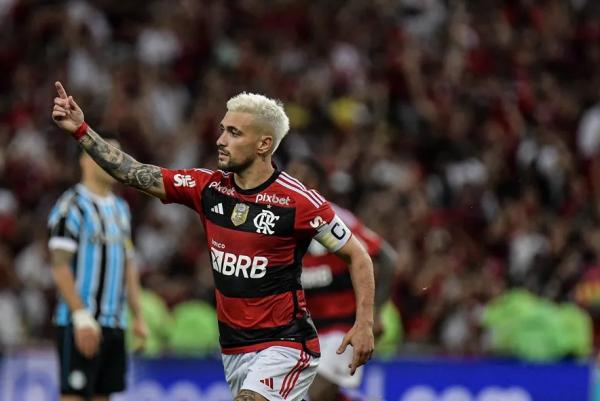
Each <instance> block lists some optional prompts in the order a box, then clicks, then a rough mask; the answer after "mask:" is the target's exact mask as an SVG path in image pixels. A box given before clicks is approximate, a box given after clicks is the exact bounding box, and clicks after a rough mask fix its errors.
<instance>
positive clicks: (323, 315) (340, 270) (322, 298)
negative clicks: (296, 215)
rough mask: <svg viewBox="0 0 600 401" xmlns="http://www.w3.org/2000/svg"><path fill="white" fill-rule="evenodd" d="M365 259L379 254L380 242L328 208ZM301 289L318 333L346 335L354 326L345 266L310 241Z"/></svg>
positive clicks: (339, 210)
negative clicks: (363, 251)
mask: <svg viewBox="0 0 600 401" xmlns="http://www.w3.org/2000/svg"><path fill="white" fill-rule="evenodd" d="M332 206H333V209H334V211H335V213H336V214H337V215H338V216H339V217H340V218H341V219H342V221H343V222H344V223H345V224H346V225H347V226H348V227H349V228H350V230H351V231H352V233H353V234H354V236H355V237H356V239H358V240H359V241H360V242H361V243H362V244H363V246H364V247H365V249H366V250H367V252H368V253H369V256H371V257H373V256H375V255H377V254H378V253H379V251H380V250H381V246H382V243H383V239H382V238H381V237H380V236H379V235H377V234H376V233H374V232H373V231H371V230H370V229H369V228H367V227H366V226H365V225H364V224H363V223H362V222H361V221H360V220H359V219H358V218H356V216H354V215H353V214H352V212H350V211H349V210H346V209H344V208H342V207H340V206H337V205H335V204H332ZM302 269H303V271H302V285H303V287H304V291H305V292H306V302H307V304H308V310H309V311H310V314H311V317H312V318H313V321H314V323H315V326H316V327H317V330H318V332H319V333H321V334H323V333H326V332H330V331H334V330H341V331H348V330H349V329H350V328H351V327H352V325H353V324H354V319H355V315H356V299H355V297H354V290H353V288H352V279H351V277H350V271H349V270H348V265H347V264H346V262H344V261H343V260H342V259H341V258H339V257H338V256H336V255H335V254H333V253H331V252H329V251H328V250H327V249H326V248H324V247H323V246H322V245H321V244H319V243H318V242H316V241H312V242H311V243H310V245H309V247H308V252H307V253H306V255H305V256H304V259H303V260H302Z"/></svg>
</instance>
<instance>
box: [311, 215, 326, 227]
mask: <svg viewBox="0 0 600 401" xmlns="http://www.w3.org/2000/svg"><path fill="white" fill-rule="evenodd" d="M325 224H326V223H325V220H323V218H322V217H321V216H316V217H315V218H314V219H313V220H312V221H311V222H310V226H311V227H312V228H314V229H315V230H318V229H319V228H321V227H323V226H324V225H325Z"/></svg>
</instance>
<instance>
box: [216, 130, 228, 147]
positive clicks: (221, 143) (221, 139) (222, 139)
mask: <svg viewBox="0 0 600 401" xmlns="http://www.w3.org/2000/svg"><path fill="white" fill-rule="evenodd" d="M226 145H227V143H226V141H225V132H222V133H221V135H219V137H218V138H217V146H218V147H225V146H226Z"/></svg>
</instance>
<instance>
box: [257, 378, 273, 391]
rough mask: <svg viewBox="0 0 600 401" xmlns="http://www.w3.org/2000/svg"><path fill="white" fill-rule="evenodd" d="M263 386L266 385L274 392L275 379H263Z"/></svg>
mask: <svg viewBox="0 0 600 401" xmlns="http://www.w3.org/2000/svg"><path fill="white" fill-rule="evenodd" d="M260 382H261V383H262V384H264V385H265V386H267V387H269V388H270V389H271V390H273V378H272V377H269V378H268V379H262V380H261V381H260Z"/></svg>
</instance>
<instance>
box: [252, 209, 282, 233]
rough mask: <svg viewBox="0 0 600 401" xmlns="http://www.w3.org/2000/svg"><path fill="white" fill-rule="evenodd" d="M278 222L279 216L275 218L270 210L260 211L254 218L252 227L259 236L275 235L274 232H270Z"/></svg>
mask: <svg viewBox="0 0 600 401" xmlns="http://www.w3.org/2000/svg"><path fill="white" fill-rule="evenodd" d="M277 220H279V216H276V215H275V213H273V212H272V211H270V210H263V211H261V212H260V213H259V214H258V215H257V216H256V217H255V218H254V226H255V227H256V232H257V233H259V234H269V235H272V234H275V231H273V230H272V228H273V227H275V222H276V221H277Z"/></svg>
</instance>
